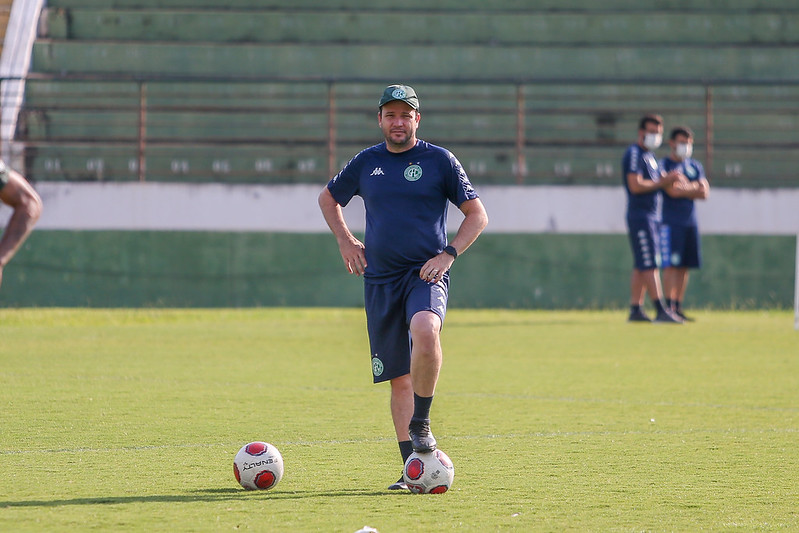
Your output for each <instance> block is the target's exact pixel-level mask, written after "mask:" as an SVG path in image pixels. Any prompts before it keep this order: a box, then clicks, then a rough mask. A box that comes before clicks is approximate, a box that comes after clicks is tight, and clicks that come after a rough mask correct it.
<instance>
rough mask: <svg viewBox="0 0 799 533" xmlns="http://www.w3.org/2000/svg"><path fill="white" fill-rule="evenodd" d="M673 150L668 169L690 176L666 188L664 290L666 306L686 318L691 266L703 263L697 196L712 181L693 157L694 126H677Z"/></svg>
mask: <svg viewBox="0 0 799 533" xmlns="http://www.w3.org/2000/svg"><path fill="white" fill-rule="evenodd" d="M669 145H670V146H671V153H670V155H669V156H668V157H665V158H663V159H662V160H661V161H660V166H661V167H662V168H663V170H664V171H665V172H671V171H672V170H674V171H678V172H680V173H682V174H683V175H684V176H685V178H686V180H685V181H680V182H675V183H674V184H673V185H672V186H670V187H667V188H665V189H664V190H663V192H664V193H665V194H664V195H663V224H662V225H661V228H660V245H661V257H662V264H661V266H662V267H663V292H664V293H665V296H666V306H667V307H671V309H672V310H673V311H674V313H675V314H676V315H677V316H679V317H680V318H682V319H683V320H691V319H690V318H688V317H687V316H685V314H684V313H683V309H682V303H683V299H684V298H685V289H686V288H687V287H688V269H689V268H699V267H700V266H702V249H701V244H700V240H699V227H698V224H697V221H696V211H695V209H694V200H706V199H707V197H708V195H709V194H710V184H709V183H708V181H707V178H706V177H705V169H704V168H703V167H702V163H700V162H699V161H697V160H696V159H693V158H692V157H691V154H692V153H693V147H694V133H693V131H691V129H690V128H688V127H685V126H680V127H677V128H674V129H673V130H672V131H671V134H670V135H669Z"/></svg>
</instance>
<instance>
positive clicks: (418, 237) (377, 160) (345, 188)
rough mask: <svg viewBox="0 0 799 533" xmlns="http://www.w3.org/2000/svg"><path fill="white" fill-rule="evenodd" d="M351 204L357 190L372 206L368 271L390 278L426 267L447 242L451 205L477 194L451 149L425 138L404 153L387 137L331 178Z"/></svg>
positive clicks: (336, 194) (338, 195)
mask: <svg viewBox="0 0 799 533" xmlns="http://www.w3.org/2000/svg"><path fill="white" fill-rule="evenodd" d="M327 188H328V190H330V193H331V194H332V195H333V198H334V199H335V200H336V202H338V203H339V204H340V205H342V206H346V205H347V204H348V203H349V201H350V200H351V199H352V197H353V196H355V195H358V196H360V197H361V198H363V203H364V206H365V207H366V236H365V239H364V245H365V247H366V251H365V253H366V263H367V267H366V272H365V273H364V277H365V278H366V279H367V280H369V281H371V282H376V283H381V282H389V281H392V280H393V279H396V278H397V277H399V276H402V275H403V274H405V273H407V271H408V269H410V268H414V267H421V266H422V265H424V264H425V263H426V262H427V261H428V260H429V259H430V258H431V257H433V256H435V255H437V254H439V253H441V251H442V250H443V249H444V246H446V244H447V206H448V205H449V202H452V203H453V204H455V205H456V206H458V207H460V205H461V204H462V203H463V202H465V201H467V200H472V199H474V198H477V197H478V196H477V193H476V192H475V190H474V188H473V187H472V184H471V183H470V182H469V178H468V176H467V175H466V172H465V171H464V170H463V167H462V166H461V164H460V162H458V160H457V159H456V158H455V156H454V155H452V153H451V152H449V151H448V150H446V149H444V148H441V147H439V146H435V145H433V144H430V143H427V142H425V141H422V140H419V141H417V143H416V146H414V147H413V148H411V149H410V150H407V151H405V152H402V153H398V154H397V153H393V152H390V151H388V149H387V148H386V144H385V143H381V144H378V145H375V146H372V147H371V148H367V149H365V150H363V151H362V152H360V153H359V154H358V155H356V156H355V157H354V158H352V160H351V161H350V162H349V163H347V164H346V165H345V166H344V168H343V169H342V170H341V172H339V173H338V174H337V175H336V176H335V177H334V178H333V179H332V180H330V182H329V183H328V184H327Z"/></svg>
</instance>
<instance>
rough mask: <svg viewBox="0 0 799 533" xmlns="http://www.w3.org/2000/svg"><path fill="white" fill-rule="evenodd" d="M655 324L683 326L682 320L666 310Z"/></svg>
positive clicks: (656, 318) (660, 314)
mask: <svg viewBox="0 0 799 533" xmlns="http://www.w3.org/2000/svg"><path fill="white" fill-rule="evenodd" d="M655 322H656V323H658V324H682V318H680V317H678V316H677V315H675V314H674V313H672V312H671V311H666V310H665V309H664V310H663V311H661V312H659V313H658V316H656V317H655Z"/></svg>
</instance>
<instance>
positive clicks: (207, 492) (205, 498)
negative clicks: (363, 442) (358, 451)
mask: <svg viewBox="0 0 799 533" xmlns="http://www.w3.org/2000/svg"><path fill="white" fill-rule="evenodd" d="M395 494H397V491H393V492H388V491H374V490H368V489H337V490H318V491H316V490H313V491H291V492H280V491H279V490H277V491H274V492H272V491H259V490H258V491H256V490H253V491H250V490H244V489H235V488H225V489H201V490H196V491H193V492H192V493H191V494H153V495H150V496H103V497H97V498H71V499H65V500H20V501H3V500H0V509H9V508H25V507H61V506H65V505H125V504H129V503H193V502H221V501H229V500H241V499H242V498H248V499H264V500H303V499H306V498H331V497H332V498H338V497H368V498H372V497H375V496H393V495H395ZM403 494H411V493H410V492H403Z"/></svg>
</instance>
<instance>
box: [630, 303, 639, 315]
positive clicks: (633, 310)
mask: <svg viewBox="0 0 799 533" xmlns="http://www.w3.org/2000/svg"><path fill="white" fill-rule="evenodd" d="M640 312H641V306H640V305H638V304H630V313H640Z"/></svg>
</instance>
